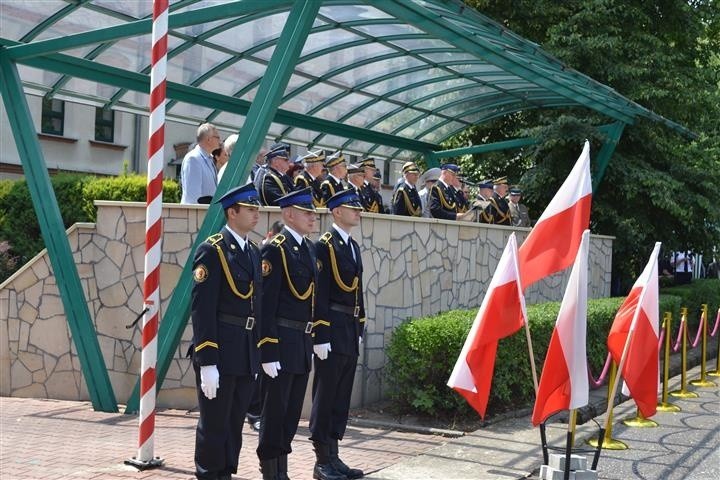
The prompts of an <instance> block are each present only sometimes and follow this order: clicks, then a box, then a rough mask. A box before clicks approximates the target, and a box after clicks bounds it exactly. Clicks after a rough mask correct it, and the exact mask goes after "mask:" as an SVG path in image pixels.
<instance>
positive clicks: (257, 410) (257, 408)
mask: <svg viewBox="0 0 720 480" xmlns="http://www.w3.org/2000/svg"><path fill="white" fill-rule="evenodd" d="M264 377H266V375H263V374H262V373H261V374H260V375H258V377H257V379H255V382H253V386H252V389H253V394H252V398H251V399H250V406H248V410H247V417H248V420H252V421H253V422H254V421H256V420H258V419H259V418H260V416H261V415H262V404H263V397H264V395H263V394H262V389H263V386H262V382H261V381H262V379H263V378H264Z"/></svg>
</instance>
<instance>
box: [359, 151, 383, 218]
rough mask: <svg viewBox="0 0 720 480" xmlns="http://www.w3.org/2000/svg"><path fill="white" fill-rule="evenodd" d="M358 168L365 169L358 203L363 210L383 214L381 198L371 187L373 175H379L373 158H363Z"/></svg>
mask: <svg viewBox="0 0 720 480" xmlns="http://www.w3.org/2000/svg"><path fill="white" fill-rule="evenodd" d="M359 166H360V167H362V168H364V169H365V179H364V182H363V183H364V185H363V187H362V188H361V189H360V192H361V194H360V202H361V203H362V204H363V208H364V209H365V211H366V212H370V213H385V212H384V211H383V201H382V196H381V195H380V193H379V192H378V191H377V190H375V188H373V186H372V182H373V180H374V178H375V173H376V172H377V173H379V171H378V168H377V166H376V165H375V159H374V158H373V157H368V158H364V159H362V160H361V161H360V164H359Z"/></svg>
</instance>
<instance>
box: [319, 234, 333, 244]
mask: <svg viewBox="0 0 720 480" xmlns="http://www.w3.org/2000/svg"><path fill="white" fill-rule="evenodd" d="M331 238H332V233H330V232H325V233H324V234H323V236H322V237H320V241H321V242H322V243H324V244H326V245H327V244H328V243H330V239H331Z"/></svg>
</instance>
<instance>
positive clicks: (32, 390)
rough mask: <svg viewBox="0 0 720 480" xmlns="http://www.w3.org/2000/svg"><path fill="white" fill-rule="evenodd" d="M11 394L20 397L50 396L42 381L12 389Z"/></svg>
mask: <svg viewBox="0 0 720 480" xmlns="http://www.w3.org/2000/svg"><path fill="white" fill-rule="evenodd" d="M12 396H13V397H22V398H52V397H50V396H48V394H47V391H46V390H45V385H43V384H42V383H33V384H32V385H28V386H27V387H24V388H18V389H17V390H13V392H12Z"/></svg>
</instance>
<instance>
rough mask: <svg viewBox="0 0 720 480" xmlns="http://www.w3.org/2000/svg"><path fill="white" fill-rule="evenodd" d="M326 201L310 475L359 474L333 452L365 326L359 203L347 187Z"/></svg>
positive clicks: (333, 478) (327, 478)
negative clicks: (329, 221) (356, 230)
mask: <svg viewBox="0 0 720 480" xmlns="http://www.w3.org/2000/svg"><path fill="white" fill-rule="evenodd" d="M327 207H328V208H329V209H330V210H331V213H332V217H333V221H334V223H333V225H332V227H331V228H330V230H329V231H328V232H326V233H325V234H324V235H322V236H321V237H320V241H318V242H317V244H316V247H317V256H318V267H319V270H320V272H319V274H318V294H317V298H316V307H315V324H314V325H315V328H314V332H315V338H314V343H315V346H314V351H315V376H314V377H313V405H312V412H311V414H310V432H311V433H312V435H311V436H310V440H312V442H313V447H314V448H315V456H316V463H315V467H314V469H313V478H315V479H319V480H342V479H345V478H360V477H362V476H363V472H362V470H358V469H356V468H350V467H348V466H347V465H346V464H345V463H344V462H343V461H342V460H340V457H339V454H338V441H339V440H342V438H343V435H344V434H345V428H346V427H347V419H348V411H349V410H350V396H351V394H352V386H353V379H354V378H355V367H356V365H357V360H358V355H359V354H360V343H361V342H362V336H363V332H364V329H365V303H364V300H363V281H362V272H363V266H362V258H361V257H360V246H359V245H358V243H357V242H356V241H355V240H353V239H352V238H351V237H350V233H351V230H352V228H353V227H356V226H358V225H359V224H360V212H361V211H362V205H361V204H360V198H359V197H358V195H357V194H356V193H355V192H354V191H352V190H345V191H342V192H340V193H336V194H335V195H333V196H332V197H331V198H330V200H328V204H327Z"/></svg>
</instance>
